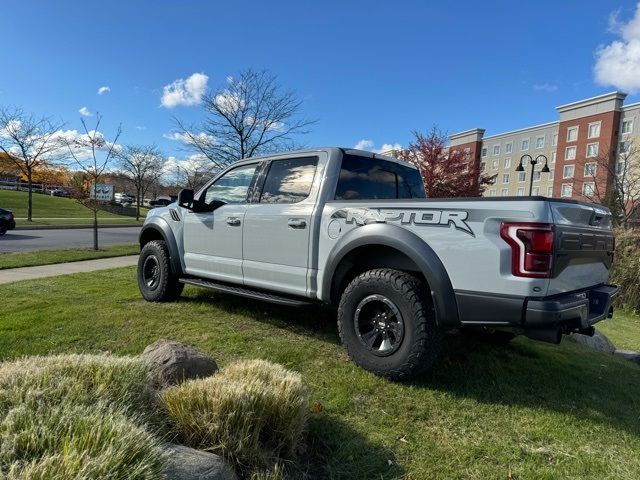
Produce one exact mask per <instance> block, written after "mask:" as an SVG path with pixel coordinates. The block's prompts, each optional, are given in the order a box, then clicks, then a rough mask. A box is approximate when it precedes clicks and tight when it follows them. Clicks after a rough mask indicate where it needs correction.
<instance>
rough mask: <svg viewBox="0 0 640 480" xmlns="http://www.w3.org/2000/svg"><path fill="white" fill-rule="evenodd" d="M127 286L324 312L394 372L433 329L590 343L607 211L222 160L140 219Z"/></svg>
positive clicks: (386, 371) (366, 171)
mask: <svg viewBox="0 0 640 480" xmlns="http://www.w3.org/2000/svg"><path fill="white" fill-rule="evenodd" d="M140 247H141V253H140V258H139V263H138V284H139V287H140V291H141V293H142V295H143V297H144V298H145V299H147V300H149V301H169V300H173V299H176V298H177V297H178V296H179V295H180V294H181V292H182V289H183V287H184V285H185V284H190V285H196V286H200V287H204V288H210V289H214V290H218V291H223V292H228V293H231V294H236V295H244V296H247V297H251V298H254V299H260V300H265V301H271V302H276V303H280V304H285V305H292V306H297V305H304V304H309V303H324V304H328V305H332V306H335V307H337V317H338V328H339V331H340V337H341V339H342V342H343V344H344V346H345V347H346V349H347V351H348V353H349V356H350V357H351V359H352V360H353V361H355V363H357V364H358V365H360V366H362V367H364V368H366V369H368V370H371V371H373V372H375V373H377V374H379V375H384V376H387V377H389V378H393V379H403V378H408V377H411V376H413V375H415V374H417V373H419V372H421V371H423V370H425V369H426V368H428V367H429V366H430V365H431V364H432V363H433V361H434V360H435V359H436V357H437V355H438V353H439V350H440V348H441V344H442V339H443V333H444V332H445V331H446V330H451V329H460V328H465V327H476V328H483V329H486V330H489V331H494V332H495V333H501V334H503V335H515V334H519V333H523V334H525V335H527V336H528V337H530V338H533V339H537V340H543V341H548V342H554V343H558V342H559V341H560V339H561V337H562V334H567V333H571V332H580V333H583V334H593V325H594V324H595V323H596V322H598V321H600V320H603V319H605V318H607V317H608V316H610V315H611V313H612V306H611V304H612V299H613V297H614V296H615V294H616V293H617V287H615V286H613V285H609V284H607V277H608V274H609V269H610V267H611V263H612V261H613V250H614V239H613V234H612V229H611V213H610V212H609V211H608V210H607V209H606V208H604V207H602V206H599V205H595V204H591V203H584V202H578V201H570V200H558V199H551V198H544V197H500V198H451V199H440V198H437V199H435V198H434V199H429V198H426V195H425V190H424V186H423V183H422V180H421V177H420V174H419V172H418V170H417V169H416V168H415V167H414V166H412V165H410V164H407V163H404V162H401V161H399V160H396V159H394V158H390V157H385V156H381V155H376V154H373V153H368V152H363V151H358V150H349V149H341V148H318V149H312V150H305V151H297V152H288V153H284V154H278V155H272V156H268V157H260V158H252V159H248V160H243V161H240V162H237V163H234V164H233V165H231V166H230V167H228V168H227V169H225V170H224V171H222V172H221V173H219V174H218V175H217V176H216V177H215V178H213V179H212V180H211V181H210V182H209V183H207V184H206V185H205V186H204V187H203V188H202V189H201V190H200V191H198V192H197V193H194V192H193V191H192V190H183V191H181V192H180V195H179V197H178V201H177V202H176V203H173V204H171V205H169V206H167V207H163V208H156V209H154V210H151V211H150V212H149V214H148V216H147V219H146V221H145V223H144V226H143V227H142V231H141V233H140Z"/></svg>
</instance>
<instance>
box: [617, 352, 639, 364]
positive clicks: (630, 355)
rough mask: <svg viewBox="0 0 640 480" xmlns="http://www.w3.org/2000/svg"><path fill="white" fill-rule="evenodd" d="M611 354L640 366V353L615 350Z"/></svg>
mask: <svg viewBox="0 0 640 480" xmlns="http://www.w3.org/2000/svg"><path fill="white" fill-rule="evenodd" d="M613 354H614V355H616V356H618V357H620V358H624V359H625V360H630V361H632V362H635V363H637V364H640V352H634V351H633V350H616V351H615V352H613Z"/></svg>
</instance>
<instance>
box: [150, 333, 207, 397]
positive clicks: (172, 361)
mask: <svg viewBox="0 0 640 480" xmlns="http://www.w3.org/2000/svg"><path fill="white" fill-rule="evenodd" d="M142 357H143V358H145V359H146V360H147V361H148V362H149V364H150V366H151V375H152V378H153V382H154V384H155V386H156V387H167V386H171V385H177V384H179V383H182V382H184V381H185V380H189V379H192V378H203V377H209V376H211V375H213V374H214V373H216V372H217V371H218V365H217V364H216V362H215V361H214V360H213V359H212V358H211V357H210V356H209V355H207V354H206V353H204V352H201V351H200V350H198V349H196V348H195V347H192V346H190V345H184V344H182V343H179V342H176V341H173V340H166V339H161V340H158V341H157V342H154V343H152V344H151V345H149V346H148V347H147V348H145V349H144V352H142Z"/></svg>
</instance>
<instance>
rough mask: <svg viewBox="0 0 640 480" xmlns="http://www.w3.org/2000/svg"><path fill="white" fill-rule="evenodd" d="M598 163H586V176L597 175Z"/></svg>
mask: <svg viewBox="0 0 640 480" xmlns="http://www.w3.org/2000/svg"><path fill="white" fill-rule="evenodd" d="M597 165H598V164H597V163H595V162H591V163H585V164H584V176H585V177H595V176H596V167H597Z"/></svg>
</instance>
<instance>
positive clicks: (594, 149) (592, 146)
mask: <svg viewBox="0 0 640 480" xmlns="http://www.w3.org/2000/svg"><path fill="white" fill-rule="evenodd" d="M597 156H598V144H597V143H589V144H588V145H587V158H593V157H597Z"/></svg>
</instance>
